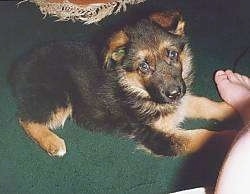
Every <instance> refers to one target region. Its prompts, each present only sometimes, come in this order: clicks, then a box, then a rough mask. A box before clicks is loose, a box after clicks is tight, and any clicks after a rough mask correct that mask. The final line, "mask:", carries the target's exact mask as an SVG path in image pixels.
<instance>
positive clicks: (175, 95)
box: [160, 85, 186, 103]
mask: <svg viewBox="0 0 250 194" xmlns="http://www.w3.org/2000/svg"><path fill="white" fill-rule="evenodd" d="M185 93H186V87H185V86H183V85H172V86H169V87H167V88H165V89H161V90H160V99H161V100H160V101H161V103H176V102H178V101H179V100H180V99H181V98H182V97H183V96H184V95H185Z"/></svg>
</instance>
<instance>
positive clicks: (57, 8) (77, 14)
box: [19, 0, 146, 24]
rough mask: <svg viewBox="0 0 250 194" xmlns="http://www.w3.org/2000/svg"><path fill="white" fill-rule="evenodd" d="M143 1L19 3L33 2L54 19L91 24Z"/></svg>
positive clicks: (29, 0)
mask: <svg viewBox="0 0 250 194" xmlns="http://www.w3.org/2000/svg"><path fill="white" fill-rule="evenodd" d="M144 1H146V0H113V1H112V0H97V1H91V0H24V1H21V2H20V3H23V2H32V3H35V4H36V5H37V6H38V7H39V9H40V10H41V12H42V14H43V15H44V17H46V16H47V15H50V16H55V17H57V18H58V19H57V20H56V21H68V20H72V21H73V22H75V21H80V22H83V23H84V24H91V23H97V22H99V21H100V20H102V19H103V18H105V17H106V16H109V15H111V14H117V13H119V12H120V11H121V10H123V11H126V9H127V5H129V4H130V5H134V4H139V3H142V2H144ZM20 3H19V4H20Z"/></svg>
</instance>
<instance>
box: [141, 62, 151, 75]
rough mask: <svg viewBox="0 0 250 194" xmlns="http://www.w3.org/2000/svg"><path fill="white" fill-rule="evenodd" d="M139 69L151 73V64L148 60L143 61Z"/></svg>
mask: <svg viewBox="0 0 250 194" xmlns="http://www.w3.org/2000/svg"><path fill="white" fill-rule="evenodd" d="M139 69H140V71H141V72H142V73H145V74H146V73H149V71H150V66H149V64H148V63H147V62H145V61H144V62H142V63H140V64H139Z"/></svg>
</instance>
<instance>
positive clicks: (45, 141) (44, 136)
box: [20, 121, 66, 156]
mask: <svg viewBox="0 0 250 194" xmlns="http://www.w3.org/2000/svg"><path fill="white" fill-rule="evenodd" d="M20 124H21V126H22V127H23V128H24V130H25V132H26V133H27V134H28V135H29V136H30V137H31V138H32V139H33V140H34V141H36V142H37V143H38V144H39V145H40V146H41V147H42V148H43V149H44V150H45V151H47V152H48V153H49V154H50V155H52V156H63V155H64V154H65V153H66V146H65V143H64V140H63V139H61V138H60V137H58V136H57V135H56V134H54V133H53V132H52V131H50V130H49V129H48V128H47V127H46V126H45V125H43V124H39V123H33V122H25V121H20Z"/></svg>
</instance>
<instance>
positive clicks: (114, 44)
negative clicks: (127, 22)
mask: <svg viewBox="0 0 250 194" xmlns="http://www.w3.org/2000/svg"><path fill="white" fill-rule="evenodd" d="M128 41H129V38H128V36H127V35H126V34H125V33H124V32H123V31H119V32H117V33H116V34H114V35H113V36H112V37H111V38H110V40H109V43H108V50H107V53H106V56H105V63H107V62H108V59H110V58H111V57H112V54H113V52H114V51H115V50H116V49H118V48H119V47H122V46H125V45H126V44H127V43H128Z"/></svg>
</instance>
